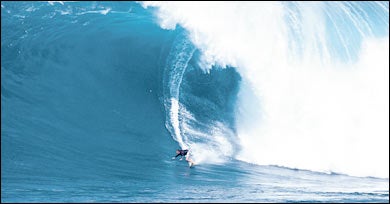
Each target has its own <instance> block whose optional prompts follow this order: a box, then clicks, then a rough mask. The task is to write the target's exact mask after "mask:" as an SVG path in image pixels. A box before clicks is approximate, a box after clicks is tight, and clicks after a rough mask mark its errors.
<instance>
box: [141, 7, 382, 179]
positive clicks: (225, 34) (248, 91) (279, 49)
mask: <svg viewBox="0 0 390 204" xmlns="http://www.w3.org/2000/svg"><path fill="white" fill-rule="evenodd" d="M143 5H144V6H157V7H158V13H157V15H158V16H159V21H160V22H159V23H160V25H161V27H162V28H166V29H174V28H175V26H176V25H177V24H180V25H181V26H182V27H184V28H185V29H186V30H187V31H189V34H190V35H189V37H190V39H191V41H192V42H193V43H194V44H195V45H196V47H197V48H198V49H199V50H200V51H201V52H202V54H203V55H202V57H201V60H200V62H199V63H200V64H201V66H202V67H203V68H204V69H210V68H211V66H212V65H219V66H222V67H224V66H226V65H230V66H234V67H237V70H238V72H239V73H240V75H241V77H242V85H241V88H240V91H239V93H238V101H237V114H236V123H237V124H236V125H237V135H238V137H239V138H240V143H241V146H242V147H243V148H242V150H243V151H242V152H241V153H240V154H239V155H238V156H237V158H238V159H241V160H245V161H248V162H251V163H256V164H275V165H280V166H288V167H293V168H301V169H310V170H315V171H322V172H340V173H346V174H349V175H354V176H377V177H386V178H388V172H389V163H388V161H389V157H388V155H389V146H388V144H389V140H388V139H389V138H388V135H389V126H388V123H389V115H388V112H389V111H388V110H389V109H388V106H389V95H388V93H389V90H388V87H389V78H388V71H389V61H388V54H389V47H388V44H389V37H388V35H389V23H388V15H389V9H388V6H389V5H388V2H337V3H335V4H334V3H328V2H298V3H296V2H292V3H291V2H284V3H281V2H207V3H206V2H196V3H193V4H191V3H181V2H166V3H164V2H145V3H143ZM200 12H201V13H202V14H201V15H199V13H200Z"/></svg>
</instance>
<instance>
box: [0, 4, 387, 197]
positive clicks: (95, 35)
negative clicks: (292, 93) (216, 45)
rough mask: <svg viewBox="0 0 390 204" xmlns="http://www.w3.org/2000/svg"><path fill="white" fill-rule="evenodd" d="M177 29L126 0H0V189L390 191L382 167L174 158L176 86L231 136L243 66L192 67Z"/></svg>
mask: <svg viewBox="0 0 390 204" xmlns="http://www.w3.org/2000/svg"><path fill="white" fill-rule="evenodd" d="M186 32H187V31H186V30H184V29H183V28H181V27H180V26H178V27H177V28H176V29H175V30H164V29H162V28H160V26H159V25H158V23H157V20H156V17H155V15H154V13H153V8H149V9H144V8H143V7H142V6H141V5H139V4H137V3H134V2H120V3H119V2H72V3H70V2H65V3H64V4H62V3H47V2H2V3H1V201H2V202H168V201H170V202H224V201H226V202H235V201H241V202H297V201H302V202H389V180H388V179H383V178H374V177H352V176H348V175H344V174H337V173H330V174H325V173H320V172H314V171H308V170H300V169H291V168H286V167H279V166H272V165H271V166H261V165H254V164H249V163H245V162H242V161H239V160H236V159H234V157H230V158H227V161H225V162H224V163H222V164H221V163H215V164H213V163H204V164H199V165H196V166H195V167H194V168H188V165H187V163H186V162H184V161H180V160H172V159H171V157H172V156H174V155H175V150H176V149H177V148H179V144H178V143H177V141H176V140H175V139H174V136H173V135H172V132H173V129H174V127H172V125H171V124H169V121H170V120H169V114H168V111H169V107H170V104H169V101H167V100H168V99H169V97H170V96H172V95H175V94H178V93H177V92H178V91H180V96H177V97H179V98H180V101H181V103H182V104H184V105H185V106H186V108H187V111H190V112H191V113H192V115H194V116H195V118H196V119H197V121H193V122H192V124H191V125H192V126H193V127H196V128H198V129H201V130H202V132H205V133H207V132H209V131H212V128H210V127H205V126H204V124H207V123H208V122H211V121H219V122H220V123H221V124H223V125H225V126H227V127H229V128H228V131H229V133H233V134H230V135H228V136H227V137H228V138H227V139H228V140H229V141H235V140H237V138H236V136H235V135H234V132H235V123H236V121H235V118H234V113H233V112H234V105H235V101H236V97H237V91H238V89H239V86H240V83H241V77H240V75H239V74H238V72H236V71H235V69H234V67H228V68H225V69H222V68H221V67H214V69H212V70H211V71H210V72H209V73H207V72H204V71H203V70H202V69H200V68H199V65H198V63H197V61H198V58H199V55H200V51H199V50H197V49H196V48H195V46H193V45H192V44H191V42H190V41H189V39H188V38H187V33H186ZM179 62H183V63H185V64H186V67H185V69H182V70H181V73H179V75H180V76H182V78H181V82H180V83H179V84H172V83H170V82H172V80H171V79H172V77H173V78H174V77H175V76H176V75H175V76H173V75H169V74H171V73H172V70H170V69H171V68H172V67H173V66H178V67H180V66H179V65H178V63H179ZM175 63H176V65H175ZM167 106H168V108H167ZM182 134H190V133H182ZM200 140H201V141H199V142H200V143H207V142H208V141H209V140H207V138H206V139H205V138H204V139H203V140H202V139H200ZM232 143H233V148H234V149H240V146H239V145H238V144H235V143H234V142H232ZM209 157H213V155H209Z"/></svg>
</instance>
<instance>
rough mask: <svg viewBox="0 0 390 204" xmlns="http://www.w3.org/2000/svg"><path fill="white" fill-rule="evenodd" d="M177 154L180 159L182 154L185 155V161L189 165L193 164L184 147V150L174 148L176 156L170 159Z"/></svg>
mask: <svg viewBox="0 0 390 204" xmlns="http://www.w3.org/2000/svg"><path fill="white" fill-rule="evenodd" d="M178 156H180V160H182V159H183V156H185V157H186V161H187V162H188V164H189V165H190V167H191V166H192V165H194V162H193V161H192V160H191V159H190V158H189V156H190V153H189V150H187V149H185V150H181V149H178V150H176V156H174V157H172V159H176V158H177V157H178Z"/></svg>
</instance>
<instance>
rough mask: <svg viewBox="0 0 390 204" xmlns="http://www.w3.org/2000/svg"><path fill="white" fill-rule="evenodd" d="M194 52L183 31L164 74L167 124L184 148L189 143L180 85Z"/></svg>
mask: <svg viewBox="0 0 390 204" xmlns="http://www.w3.org/2000/svg"><path fill="white" fill-rule="evenodd" d="M194 52H195V47H194V46H193V45H192V43H191V42H189V41H188V39H187V38H186V37H185V35H184V34H183V33H180V34H179V35H178V36H177V37H176V39H175V42H174V44H173V46H172V48H171V51H170V53H169V56H168V59H167V62H166V65H165V69H164V72H165V73H164V76H166V77H165V78H164V82H163V83H164V100H165V103H164V104H165V109H166V112H167V115H166V123H165V126H166V127H167V129H168V130H169V131H170V132H171V135H172V136H173V138H174V139H175V140H176V141H177V142H178V143H179V145H180V147H181V148H183V149H187V148H188V145H187V144H186V143H185V142H184V141H183V137H182V133H181V130H180V121H179V120H180V119H179V117H180V116H179V114H180V109H182V107H181V105H180V103H179V94H180V85H181V82H182V79H183V74H184V72H185V70H186V68H187V66H188V62H189V61H190V59H191V57H192V55H193V54H194Z"/></svg>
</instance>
